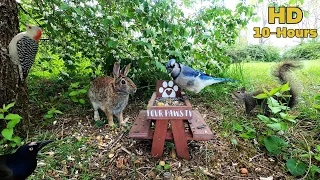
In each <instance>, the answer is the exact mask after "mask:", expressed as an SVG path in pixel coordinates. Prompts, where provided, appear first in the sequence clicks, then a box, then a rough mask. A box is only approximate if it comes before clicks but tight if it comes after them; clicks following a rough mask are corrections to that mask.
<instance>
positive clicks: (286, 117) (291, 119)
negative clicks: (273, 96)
mask: <svg viewBox="0 0 320 180" xmlns="http://www.w3.org/2000/svg"><path fill="white" fill-rule="evenodd" d="M280 116H281V118H282V119H284V120H287V121H290V122H293V123H296V120H295V118H297V117H298V116H290V115H289V114H286V113H283V112H281V113H280Z"/></svg>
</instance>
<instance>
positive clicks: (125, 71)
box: [121, 63, 131, 76]
mask: <svg viewBox="0 0 320 180" xmlns="http://www.w3.org/2000/svg"><path fill="white" fill-rule="evenodd" d="M130 66H131V63H130V64H128V65H127V66H126V67H125V68H123V69H122V71H121V74H122V75H124V76H127V74H128V72H129V70H130Z"/></svg>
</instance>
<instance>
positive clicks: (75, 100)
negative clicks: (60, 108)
mask: <svg viewBox="0 0 320 180" xmlns="http://www.w3.org/2000/svg"><path fill="white" fill-rule="evenodd" d="M71 100H72V101H73V102H79V100H78V99H77V98H76V97H74V96H71Z"/></svg>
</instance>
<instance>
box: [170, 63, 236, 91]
mask: <svg viewBox="0 0 320 180" xmlns="http://www.w3.org/2000/svg"><path fill="white" fill-rule="evenodd" d="M166 68H167V71H168V73H170V74H171V77H172V78H173V80H174V82H175V83H176V84H177V85H178V86H180V87H181V88H184V89H186V90H188V91H193V92H195V93H199V92H200V91H201V90H202V89H203V88H205V87H206V86H209V85H212V84H215V83H220V82H237V80H233V79H229V78H214V77H211V76H210V75H208V74H205V73H204V72H202V71H198V70H195V69H193V68H191V67H189V66H185V65H183V64H179V63H178V62H176V60H175V59H170V60H169V61H168V63H167V64H166Z"/></svg>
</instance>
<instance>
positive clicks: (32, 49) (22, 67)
mask: <svg viewBox="0 0 320 180" xmlns="http://www.w3.org/2000/svg"><path fill="white" fill-rule="evenodd" d="M26 29H27V31H26V32H21V33H19V34H17V35H16V36H14V37H13V38H12V40H11V42H10V44H9V55H10V57H11V60H12V62H13V63H14V64H16V65H18V69H19V75H20V78H21V80H24V79H26V78H27V76H28V73H29V70H30V68H31V66H32V64H33V62H34V59H35V57H36V55H37V52H38V41H39V40H40V37H41V35H42V31H41V29H40V27H38V26H32V25H26Z"/></svg>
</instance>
